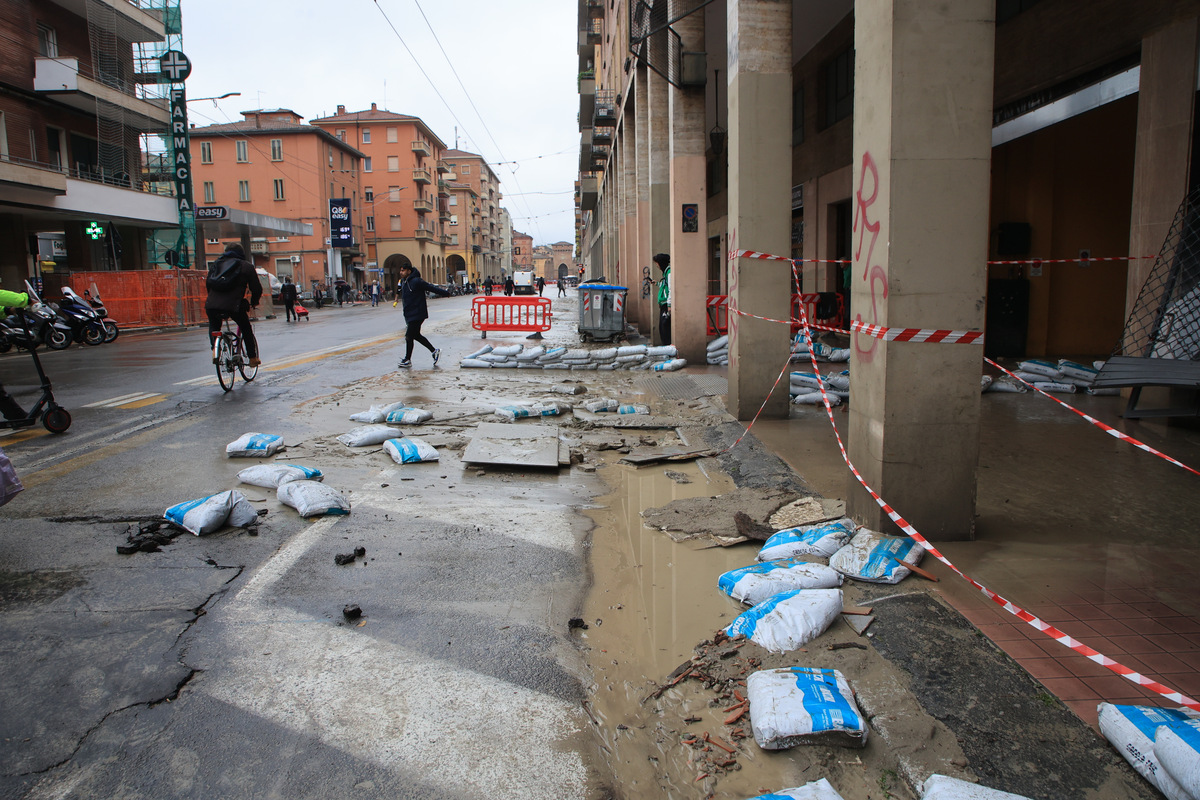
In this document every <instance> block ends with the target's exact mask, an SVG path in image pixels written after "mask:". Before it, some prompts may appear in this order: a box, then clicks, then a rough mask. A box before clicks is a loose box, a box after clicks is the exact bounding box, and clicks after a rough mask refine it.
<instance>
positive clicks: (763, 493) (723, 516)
mask: <svg viewBox="0 0 1200 800" xmlns="http://www.w3.org/2000/svg"><path fill="white" fill-rule="evenodd" d="M796 499H797V497H796V494H795V493H794V492H791V491H787V490H784V489H749V488H743V489H737V490H735V491H732V492H729V493H728V494H721V495H717V496H716V497H694V498H689V499H684V500H673V501H671V502H670V503H668V504H667V505H665V506H660V507H658V508H648V509H646V510H645V511H643V512H642V519H643V520H644V522H645V524H646V525H648V526H649V527H651V528H657V529H658V530H660V531H663V532H664V533H666V534H667V535H668V536H670V537H671V539H673V540H674V541H676V542H682V541H687V540H689V539H699V538H703V537H711V538H712V539H714V540H715V541H716V542H717V543H718V544H726V543H728V544H736V543H738V542H742V541H747V540H746V538H745V537H743V536H739V535H738V527H737V523H736V522H735V521H734V515H735V514H737V513H739V512H741V513H744V514H745V515H746V516H748V517H749V518H750V519H751V520H752V521H754V522H758V523H765V522H766V520H767V519H769V518H770V516H771V515H772V514H773V513H775V511H777V510H778V509H779V508H780V507H782V506H784V505H787V504H788V503H791V502H792V501H794V500H796Z"/></svg>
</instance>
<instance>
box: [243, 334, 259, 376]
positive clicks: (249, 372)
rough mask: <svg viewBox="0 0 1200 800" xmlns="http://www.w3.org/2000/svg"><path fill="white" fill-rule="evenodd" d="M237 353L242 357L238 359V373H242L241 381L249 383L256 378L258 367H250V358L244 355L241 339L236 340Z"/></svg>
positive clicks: (244, 348)
mask: <svg viewBox="0 0 1200 800" xmlns="http://www.w3.org/2000/svg"><path fill="white" fill-rule="evenodd" d="M238 352H239V353H241V356H242V357H241V358H239V359H238V372H240V373H242V379H243V380H244V381H246V383H249V382H250V381H252V380H254V379H255V378H257V377H258V367H252V366H250V356H248V355H246V343H245V342H244V341H242V340H241V339H239V340H238Z"/></svg>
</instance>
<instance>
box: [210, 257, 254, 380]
mask: <svg viewBox="0 0 1200 800" xmlns="http://www.w3.org/2000/svg"><path fill="white" fill-rule="evenodd" d="M235 266H236V268H237V270H236V273H235V280H234V281H233V282H232V284H231V286H230V288H228V289H225V290H218V289H212V288H210V289H209V290H208V298H207V299H206V300H205V301H204V312H205V313H206V314H207V315H208V341H209V344H210V345H211V344H212V340H213V337H215V336H216V335H217V334H218V333H220V331H221V321H222V320H224V318H225V317H229V318H230V319H231V320H233V321H234V322H235V323H237V326H238V328H240V329H241V331H242V338H243V340H244V341H245V342H246V355H247V356H249V358H250V366H252V367H257V366H258V365H259V364H260V363H261V362H260V361H259V358H258V340H257V339H255V338H254V329H253V328H251V327H250V314H249V311H250V309H251V307H254V308H258V301H259V298H261V297H262V293H263V288H262V282H261V281H259V279H258V273H257V272H255V271H254V265H253V264H251V263H250V262H249V261H247V260H246V251H245V250H243V249H242V246H241V245H240V244H237V243H236V242H235V243H233V244H230V245H228V246H227V247H226V248H225V252H224V253H222V254H221V257H220V258H218V259H217V261H216V262H215V263H214V264H213V266H212V267H211V268H209V271H208V272H209V276H210V277H211V276H212V275H213V274H214V273H215V274H224V273H225V272H226V271H227V270H229V269H232V268H233V267H235ZM247 289H249V290H250V300H249V302H247V301H246V290H247Z"/></svg>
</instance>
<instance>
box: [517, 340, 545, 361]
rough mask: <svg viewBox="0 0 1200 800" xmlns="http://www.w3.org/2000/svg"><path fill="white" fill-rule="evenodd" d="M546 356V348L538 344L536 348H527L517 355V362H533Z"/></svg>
mask: <svg viewBox="0 0 1200 800" xmlns="http://www.w3.org/2000/svg"><path fill="white" fill-rule="evenodd" d="M545 354H546V348H544V347H542V346H541V345H540V344H539V345H538V346H537V347H529V348H526V349H525V350H522V351H521V352H520V353H518V354H517V361H533V360H534V359H535V358H538V357H539V356H543V355H545Z"/></svg>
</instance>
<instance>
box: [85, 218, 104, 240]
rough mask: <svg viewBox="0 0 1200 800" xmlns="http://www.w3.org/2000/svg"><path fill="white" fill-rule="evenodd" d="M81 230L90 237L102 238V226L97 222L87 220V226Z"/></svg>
mask: <svg viewBox="0 0 1200 800" xmlns="http://www.w3.org/2000/svg"><path fill="white" fill-rule="evenodd" d="M83 232H84V234H85V235H86V236H87V237H88V238H90V239H103V238H104V226H103V225H101V224H100V223H99V222H89V223H88V224H87V227H86V228H84V229H83Z"/></svg>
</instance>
